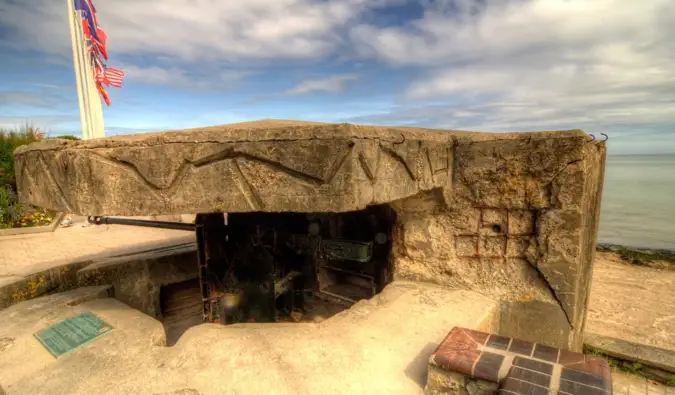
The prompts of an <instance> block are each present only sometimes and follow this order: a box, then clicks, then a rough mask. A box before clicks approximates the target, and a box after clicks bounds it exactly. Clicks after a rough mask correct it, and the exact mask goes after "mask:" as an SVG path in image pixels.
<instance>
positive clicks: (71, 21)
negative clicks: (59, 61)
mask: <svg viewBox="0 0 675 395" xmlns="http://www.w3.org/2000/svg"><path fill="white" fill-rule="evenodd" d="M66 3H67V5H68V25H69V26H70V43H71V44H72V47H73V69H74V71H75V85H76V86H77V103H78V105H79V107H80V127H81V129H82V139H83V140H87V139H88V138H89V135H88V134H89V133H88V131H89V129H88V127H89V125H88V124H87V116H86V110H85V104H84V92H83V89H84V87H83V86H82V74H81V70H82V66H81V60H82V59H81V57H80V50H81V47H79V48H78V40H77V36H78V32H77V27H78V24H77V23H76V19H75V7H73V0H66Z"/></svg>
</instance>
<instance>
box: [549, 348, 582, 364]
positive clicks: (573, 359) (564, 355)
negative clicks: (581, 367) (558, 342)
mask: <svg viewBox="0 0 675 395" xmlns="http://www.w3.org/2000/svg"><path fill="white" fill-rule="evenodd" d="M553 362H555V361H553ZM583 362H586V358H585V357H584V354H579V353H578V352H572V351H568V350H560V357H559V358H558V363H559V364H561V365H569V364H577V363H583Z"/></svg>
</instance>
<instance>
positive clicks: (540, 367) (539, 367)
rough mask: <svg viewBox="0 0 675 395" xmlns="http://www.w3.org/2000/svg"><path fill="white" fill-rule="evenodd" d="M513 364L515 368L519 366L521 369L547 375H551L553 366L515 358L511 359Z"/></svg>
mask: <svg viewBox="0 0 675 395" xmlns="http://www.w3.org/2000/svg"><path fill="white" fill-rule="evenodd" d="M513 364H514V365H515V366H520V367H521V368H525V369H530V370H534V371H536V372H540V373H544V374H548V375H551V373H553V365H551V364H550V363H546V362H540V361H535V360H533V359H529V358H523V357H515V358H513Z"/></svg>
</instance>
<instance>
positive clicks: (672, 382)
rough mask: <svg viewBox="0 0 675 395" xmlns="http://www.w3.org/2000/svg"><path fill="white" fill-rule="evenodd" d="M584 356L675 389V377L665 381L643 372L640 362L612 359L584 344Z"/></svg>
mask: <svg viewBox="0 0 675 395" xmlns="http://www.w3.org/2000/svg"><path fill="white" fill-rule="evenodd" d="M584 354H586V355H592V356H595V357H601V358H604V359H606V360H607V363H609V366H610V367H611V368H613V369H616V370H619V371H621V372H624V373H628V374H631V375H634V376H638V377H642V378H644V379H647V380H652V381H659V382H661V383H662V384H665V385H668V386H671V387H675V375H671V376H669V378H668V379H664V378H663V376H662V375H661V376H660V377H654V376H652V375H650V374H648V373H647V372H646V371H643V368H644V367H645V366H644V365H642V364H641V363H640V362H633V361H626V360H623V359H619V358H614V357H610V356H609V355H607V354H605V353H603V352H602V350H599V349H597V348H594V347H591V346H589V345H586V344H584Z"/></svg>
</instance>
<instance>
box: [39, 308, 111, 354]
mask: <svg viewBox="0 0 675 395" xmlns="http://www.w3.org/2000/svg"><path fill="white" fill-rule="evenodd" d="M112 329H113V328H112V326H111V325H110V324H108V323H106V322H105V321H102V320H101V319H100V318H98V317H96V316H95V315H94V314H92V313H90V312H85V313H81V314H78V315H76V316H74V317H71V318H68V319H65V320H63V321H61V322H57V323H56V324H54V325H52V326H50V327H49V328H45V329H43V330H41V331H39V332H37V333H35V334H33V336H35V338H36V339H37V340H38V341H39V342H40V343H41V344H42V345H43V346H44V347H45V348H46V349H47V351H49V353H50V354H52V355H53V356H54V357H55V358H58V357H59V356H61V355H63V354H67V353H69V352H71V351H73V350H74V349H76V348H77V347H79V346H81V345H83V344H86V343H89V342H91V341H92V340H94V339H96V338H97V337H99V336H101V335H104V334H106V333H108V332H110V331H111V330H112Z"/></svg>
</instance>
